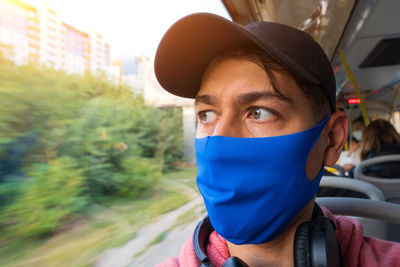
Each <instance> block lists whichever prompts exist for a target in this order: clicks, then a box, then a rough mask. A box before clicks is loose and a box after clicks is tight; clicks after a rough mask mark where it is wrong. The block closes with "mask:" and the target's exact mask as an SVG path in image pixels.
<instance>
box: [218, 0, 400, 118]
mask: <svg viewBox="0 0 400 267" xmlns="http://www.w3.org/2000/svg"><path fill="white" fill-rule="evenodd" d="M222 2H223V4H224V5H225V7H226V9H227V11H228V13H229V14H230V16H231V17H232V19H233V20H234V21H235V22H237V23H239V24H241V25H246V24H249V23H251V22H254V21H275V22H280V23H284V24H287V25H290V26H293V27H296V28H298V29H301V30H304V31H306V32H308V33H309V34H310V35H312V36H313V38H314V39H315V40H316V41H318V42H319V43H320V45H321V46H322V48H323V49H324V51H325V53H326V54H327V55H328V57H329V58H331V62H332V66H333V67H334V69H335V76H336V81H337V84H338V90H339V88H340V90H341V91H340V94H339V95H338V102H339V103H341V105H344V103H347V99H348V98H351V97H356V92H355V89H354V87H355V86H354V84H353V83H351V82H346V80H348V73H347V72H346V70H345V68H344V67H343V64H342V61H341V59H340V57H339V55H338V49H340V50H341V51H342V53H343V55H344V57H345V58H346V60H347V62H348V64H349V66H350V69H351V71H352V73H354V77H355V80H356V81H357V84H358V87H359V88H360V90H361V92H362V94H363V96H364V100H365V103H366V106H367V109H368V111H369V112H370V111H372V113H373V112H374V111H373V110H374V109H375V110H376V111H378V110H379V113H382V111H383V110H385V111H384V112H383V113H390V112H391V111H392V110H399V109H400V106H399V104H400V103H399V102H400V101H397V100H396V101H393V97H394V96H397V97H398V95H399V94H398V93H396V92H397V91H398V88H399V84H400V16H399V15H398V11H399V10H400V1H398V0H367V1H364V0H304V1H293V0H222ZM341 85H342V87H341ZM343 85H344V86H343ZM378 106H379V108H376V107H378ZM374 107H375V108H374Z"/></svg>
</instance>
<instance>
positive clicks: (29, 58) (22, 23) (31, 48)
mask: <svg viewBox="0 0 400 267" xmlns="http://www.w3.org/2000/svg"><path fill="white" fill-rule="evenodd" d="M39 40H40V35H39V19H38V14H37V10H36V8H35V7H33V6H31V5H28V4H25V3H23V2H21V1H17V0H7V1H5V0H0V51H1V52H2V54H3V55H4V56H5V57H7V58H9V59H11V60H12V61H14V62H15V64H18V65H24V64H28V63H29V62H33V63H39Z"/></svg>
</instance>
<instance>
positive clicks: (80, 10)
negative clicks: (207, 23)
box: [26, 0, 231, 59]
mask: <svg viewBox="0 0 400 267" xmlns="http://www.w3.org/2000/svg"><path fill="white" fill-rule="evenodd" d="M39 1H40V2H44V3H46V4H47V5H49V6H51V7H53V8H55V9H56V10H58V11H59V12H60V14H61V17H62V19H63V21H65V22H66V23H68V24H70V25H72V26H74V27H75V28H78V29H80V30H83V31H90V30H95V31H97V32H99V33H101V34H102V35H103V36H104V38H105V40H106V42H107V43H108V44H109V45H110V54H111V58H116V57H119V56H122V55H146V56H148V57H150V58H151V59H154V55H155V52H156V49H157V45H158V43H159V41H160V40H161V38H162V36H163V34H164V33H165V32H166V31H167V29H168V28H169V26H171V25H172V24H173V23H174V22H175V21H177V20H178V19H180V18H182V17H184V16H185V15H188V14H191V13H195V12H210V13H214V14H218V15H221V16H223V17H225V18H228V19H231V18H230V16H229V14H228V12H227V11H226V9H225V7H224V6H223V4H222V2H221V0H27V1H26V2H30V3H37V2H39Z"/></svg>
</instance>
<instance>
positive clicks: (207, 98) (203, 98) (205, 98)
mask: <svg viewBox="0 0 400 267" xmlns="http://www.w3.org/2000/svg"><path fill="white" fill-rule="evenodd" d="M199 103H203V104H206V105H211V106H215V105H216V104H217V98H216V97H214V96H211V95H199V96H196V98H195V104H199Z"/></svg>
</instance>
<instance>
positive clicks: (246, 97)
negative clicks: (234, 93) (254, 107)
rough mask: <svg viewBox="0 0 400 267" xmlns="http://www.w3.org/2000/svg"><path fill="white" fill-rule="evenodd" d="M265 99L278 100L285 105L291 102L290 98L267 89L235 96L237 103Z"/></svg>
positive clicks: (241, 103)
mask: <svg viewBox="0 0 400 267" xmlns="http://www.w3.org/2000/svg"><path fill="white" fill-rule="evenodd" d="M267 99H271V100H274V101H279V102H281V103H283V104H285V105H290V104H293V100H292V99H290V98H288V97H285V96H281V95H278V94H276V93H274V92H269V91H261V92H250V93H244V94H241V95H239V96H238V97H237V99H236V102H237V104H238V105H244V104H249V103H252V102H255V101H258V100H267Z"/></svg>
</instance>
